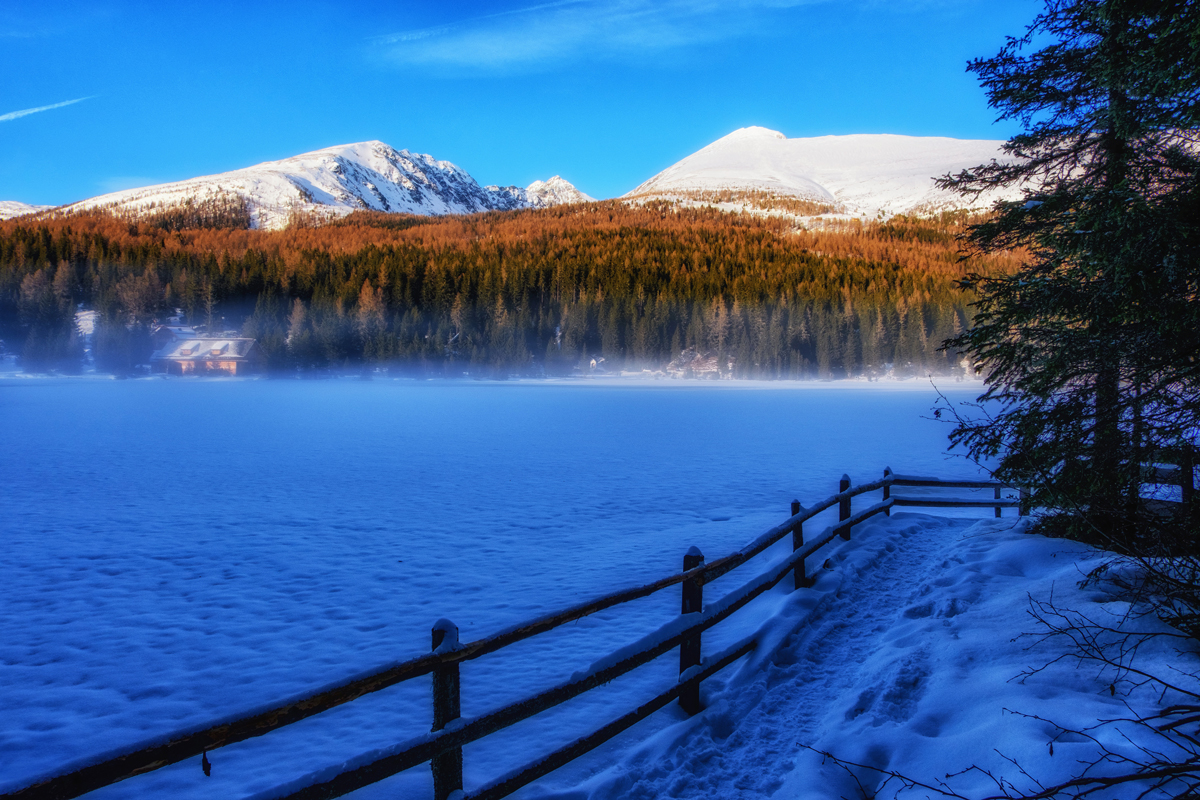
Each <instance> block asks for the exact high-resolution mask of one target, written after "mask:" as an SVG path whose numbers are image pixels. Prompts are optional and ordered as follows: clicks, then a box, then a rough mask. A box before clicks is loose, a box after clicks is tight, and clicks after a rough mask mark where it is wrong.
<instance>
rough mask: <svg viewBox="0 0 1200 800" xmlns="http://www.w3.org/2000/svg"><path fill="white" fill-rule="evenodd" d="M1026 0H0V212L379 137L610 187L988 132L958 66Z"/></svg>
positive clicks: (980, 100) (516, 180) (1031, 8)
mask: <svg viewBox="0 0 1200 800" xmlns="http://www.w3.org/2000/svg"><path fill="white" fill-rule="evenodd" d="M1039 8H1040V3H1037V2H1027V1H1026V0H891V1H890V2H883V0H827V1H825V2H822V1H821V0H725V1H724V2H721V1H719V0H658V2H651V1H650V0H607V1H606V2H596V1H595V0H523V2H494V3H479V2H465V1H463V0H441V1H440V2H433V1H432V0H414V1H413V2H405V1H404V0H399V1H396V0H393V2H386V3H385V2H378V3H376V2H357V3H349V2H344V3H343V2H324V3H305V2H287V3H276V2H251V1H250V0H242V2H238V3H230V2H224V0H211V1H210V2H204V3H193V2H189V3H186V4H174V3H161V2H145V3H135V2H111V3H59V2H53V0H50V1H48V2H32V1H30V0H15V2H14V1H13V0H6V2H3V3H0V75H3V76H4V79H3V81H0V200H20V201H24V202H27V203H44V204H59V203H66V202H70V201H73V200H79V199H83V198H85V197H90V196H93V195H96V194H100V193H103V192H106V191H113V190H116V189H122V188H129V187H132V186H140V185H148V184H152V183H160V182H165V181H170V180H179V179H182V178H188V177H193V176H195V175H205V174H212V173H215V172H223V171H226V170H230V169H237V168H239V167H245V166H249V165H251V164H256V163H259V162H261V161H267V160H272V159H278V158H285V157H287V156H291V155H295V154H297V153H302V152H306V151H309V150H315V149H318V148H321V147H328V146H330V145H335V144H343V143H347V142H355V141H362V140H367V139H380V140H382V141H384V142H387V143H388V144H390V145H392V146H394V147H396V148H408V149H409V150H413V151H415V152H421V153H431V154H432V155H434V156H436V157H437V158H440V159H446V160H449V161H453V162H454V163H456V164H458V165H459V166H460V167H462V168H463V169H465V170H467V171H468V172H469V173H471V174H472V175H473V176H474V177H475V178H476V179H477V180H478V181H480V183H485V184H488V183H498V184H501V185H507V184H517V185H520V186H524V185H527V184H528V183H530V182H532V181H533V180H536V179H539V178H548V177H550V176H551V175H554V174H561V175H562V176H563V177H564V178H566V179H567V180H569V181H571V182H572V183H574V184H575V185H576V186H578V187H579V188H580V189H582V190H583V191H585V192H587V193H588V194H590V195H592V196H594V197H613V196H616V195H619V194H622V193H624V192H626V191H628V190H630V189H632V188H633V187H634V186H636V185H637V184H638V183H640V182H642V181H643V180H645V179H647V178H649V177H650V176H651V175H653V174H655V173H656V172H658V171H660V170H662V169H664V168H665V167H668V166H670V165H671V164H673V163H674V162H676V161H678V160H679V159H680V158H683V157H684V156H686V155H688V154H689V153H692V152H694V151H696V150H698V149H699V148H701V147H703V146H704V145H706V144H708V143H709V142H712V141H713V140H715V139H718V138H720V137H721V136H724V135H725V134H727V133H729V132H730V131H732V130H735V129H737V128H740V127H743V126H747V125H762V126H765V127H768V128H773V129H775V130H779V131H782V132H783V133H785V134H786V135H787V136H789V137H796V136H820V135H825V134H843V133H902V134H910V135H921V136H925V135H938V136H954V137H960V138H992V139H1003V138H1006V137H1008V136H1009V135H1011V134H1012V133H1013V132H1014V130H1013V129H1012V127H1011V125H1009V124H1007V123H1006V124H1001V125H996V124H993V120H994V118H995V113H994V112H993V111H992V110H991V109H989V108H988V107H987V103H986V100H985V97H984V95H983V93H982V91H981V90H980V89H979V88H978V86H977V84H976V81H975V79H974V77H973V76H972V75H970V74H968V73H966V72H965V70H964V67H965V63H966V61H967V59H969V58H971V57H974V56H990V55H993V54H994V53H995V52H996V51H997V50H998V49H999V48H1000V46H1001V45H1002V44H1003V41H1004V37H1005V36H1006V35H1015V34H1019V33H1021V32H1022V31H1023V29H1024V26H1025V25H1026V24H1027V23H1028V22H1029V21H1030V20H1031V19H1032V17H1033V15H1034V14H1035V13H1037V11H1038V9H1039Z"/></svg>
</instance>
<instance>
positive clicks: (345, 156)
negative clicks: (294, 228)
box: [65, 141, 585, 228]
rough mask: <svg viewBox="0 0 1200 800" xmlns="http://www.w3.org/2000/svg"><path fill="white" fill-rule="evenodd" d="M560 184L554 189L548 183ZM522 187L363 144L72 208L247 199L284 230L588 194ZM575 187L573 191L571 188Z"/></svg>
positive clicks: (138, 209) (538, 203) (267, 224)
mask: <svg viewBox="0 0 1200 800" xmlns="http://www.w3.org/2000/svg"><path fill="white" fill-rule="evenodd" d="M555 180H557V181H559V182H560V183H561V184H562V186H561V187H559V188H558V189H557V190H556V191H554V192H547V191H545V190H544V188H543V187H545V186H547V185H550V184H553V183H554V181H555ZM535 187H536V191H535V192H534V193H533V194H530V193H529V191H528V190H526V189H521V188H519V187H516V186H505V187H499V186H480V185H479V184H478V183H477V182H476V181H475V179H474V178H472V177H471V176H470V175H469V174H467V172H466V171H465V170H463V169H461V168H460V167H457V166H455V165H454V164H452V163H450V162H449V161H438V160H437V159H435V158H434V157H433V156H430V155H424V154H421V153H410V152H409V151H408V150H395V149H393V148H392V147H390V146H388V145H386V144H384V143H383V142H378V141H371V142H359V143H357V144H347V145H338V146H336V147H327V148H325V149H323V150H316V151H313V152H311V153H304V154H302V155H298V156H293V157H292V158H286V159H283V160H282V161H269V162H266V163H263V164H257V165H255V166H252V167H247V168H245V169H239V170H234V171H232V172H225V173H222V174H220V175H210V176H205V177H199V178H191V179H188V180H184V181H178V182H176V183H167V184H162V185H159V186H148V187H144V188H140V189H128V190H125V191H121V192H115V193H112V194H106V195H101V196H99V197H93V198H91V199H89V200H84V201H81V202H79V203H75V204H73V205H70V206H66V207H65V210H69V211H82V210H91V209H107V210H113V211H120V212H132V213H134V214H137V213H142V212H150V211H162V210H164V209H170V208H177V207H180V206H186V205H188V204H189V203H190V204H192V205H199V204H204V203H225V204H227V203H228V202H229V201H231V200H237V199H239V198H240V199H241V200H243V201H244V202H245V204H246V206H247V208H248V210H249V212H250V219H251V224H252V226H253V227H256V228H282V227H285V226H286V225H287V224H288V222H289V220H290V219H291V218H292V216H293V215H294V214H296V213H297V212H301V213H315V214H318V215H329V216H341V215H343V214H348V213H350V212H351V211H355V210H359V209H369V210H373V211H389V212H403V213H408V214H427V215H440V214H470V213H474V212H478V211H498V210H509V209H516V208H539V207H542V206H544V205H552V204H554V203H556V202H576V200H574V199H570V200H559V199H558V198H559V197H560V196H562V197H568V196H570V193H572V192H573V193H574V194H576V195H579V197H580V198H583V197H585V196H584V195H582V194H580V193H579V192H578V191H577V190H575V188H574V187H573V186H571V185H570V184H569V183H567V182H566V181H563V180H562V179H561V178H552V179H551V180H550V181H549V182H546V183H543V182H541V181H537V182H535V183H534V184H533V185H532V186H531V187H530V189H535ZM568 189H569V191H568Z"/></svg>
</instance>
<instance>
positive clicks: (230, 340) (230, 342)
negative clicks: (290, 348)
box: [150, 336, 263, 375]
mask: <svg viewBox="0 0 1200 800" xmlns="http://www.w3.org/2000/svg"><path fill="white" fill-rule="evenodd" d="M262 362H263V357H262V351H261V350H260V349H259V347H258V342H256V341H255V340H254V339H244V338H234V337H213V338H203V337H198V336H192V337H188V338H184V339H175V340H172V341H170V342H168V343H167V344H166V345H165V346H164V347H162V349H160V350H158V351H156V352H155V353H154V355H152V356H150V369H151V370H152V371H154V372H165V373H168V374H170V375H222V374H224V375H246V374H248V373H253V372H258V371H260V370H261V369H262Z"/></svg>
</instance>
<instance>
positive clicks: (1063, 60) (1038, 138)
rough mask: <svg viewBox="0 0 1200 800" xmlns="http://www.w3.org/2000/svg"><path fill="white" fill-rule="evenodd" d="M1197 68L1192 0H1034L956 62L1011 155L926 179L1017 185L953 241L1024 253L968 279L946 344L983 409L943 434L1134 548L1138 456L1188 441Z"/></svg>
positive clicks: (1196, 362) (1197, 400) (1117, 544)
mask: <svg viewBox="0 0 1200 800" xmlns="http://www.w3.org/2000/svg"><path fill="white" fill-rule="evenodd" d="M1198 66H1200V4H1196V3H1191V2H1168V1H1167V0H1049V1H1048V2H1047V4H1046V8H1045V10H1044V11H1043V13H1041V14H1040V15H1039V16H1038V17H1037V18H1036V20H1035V21H1034V22H1033V24H1032V25H1031V26H1030V27H1029V29H1028V30H1027V32H1026V34H1025V35H1024V36H1023V37H1021V38H1018V39H1010V40H1009V42H1008V43H1007V44H1006V45H1005V47H1004V48H1003V50H1002V51H1001V52H1000V54H999V55H997V56H996V57H995V58H991V59H981V60H977V61H974V62H972V63H971V64H970V67H969V69H970V70H971V71H973V72H975V73H977V74H978V75H979V76H980V79H981V81H982V83H983V85H984V87H985V88H986V89H987V91H988V94H989V98H990V102H991V104H992V106H993V107H995V108H997V109H998V110H999V111H1000V117H1001V119H1012V120H1016V121H1018V122H1020V123H1021V124H1022V127H1023V132H1022V133H1021V134H1019V135H1017V136H1015V137H1013V138H1012V139H1011V140H1010V141H1009V142H1008V143H1007V144H1006V145H1005V148H1004V149H1005V152H1006V155H1007V156H1008V158H1007V159H1006V160H1004V161H998V162H993V163H991V164H988V165H984V166H981V167H978V168H976V169H974V170H970V171H967V172H964V173H962V174H961V175H958V176H955V177H952V178H951V177H947V178H946V179H944V180H943V184H944V185H946V186H951V187H956V188H958V189H961V190H963V191H980V190H985V189H989V188H993V187H998V186H1021V187H1023V190H1024V197H1023V199H1021V200H1019V201H1015V202H1009V203H1004V204H1001V206H1000V207H999V208H998V210H997V213H996V215H995V216H994V217H993V218H992V219H991V220H990V221H988V222H986V223H984V224H982V225H979V226H977V227H975V228H973V229H972V231H971V233H970V241H971V242H972V243H973V244H974V245H975V246H976V247H977V248H979V249H980V250H981V251H984V252H995V251H1000V250H1013V249H1021V248H1023V249H1024V250H1025V251H1026V252H1027V254H1028V258H1027V261H1026V263H1025V265H1024V266H1023V267H1022V268H1021V269H1020V270H1019V271H1017V272H1016V273H1015V274H1011V275H994V274H993V275H991V276H980V275H974V276H971V277H969V278H968V279H967V281H966V287H967V288H968V289H970V290H972V291H975V292H977V293H978V296H979V301H978V303H977V311H978V315H977V317H976V319H975V324H974V326H973V327H972V328H970V329H969V330H968V331H967V332H966V333H964V334H963V335H961V336H959V337H957V338H955V339H953V340H952V341H951V342H950V344H951V346H953V347H954V348H957V349H960V350H964V351H966V352H967V353H968V354H969V355H970V356H971V357H972V358H973V359H974V361H975V362H976V364H977V365H978V366H979V367H981V368H982V370H983V371H984V373H985V375H986V379H987V381H988V391H987V393H986V394H985V395H984V398H986V399H988V400H993V401H996V402H997V403H998V405H999V408H1000V411H999V413H997V414H994V415H993V416H992V418H991V419H988V420H984V421H981V422H962V423H960V425H959V426H958V428H957V429H956V430H955V432H954V434H953V436H952V439H953V440H954V441H955V442H957V443H961V444H963V445H965V446H966V447H967V449H968V450H969V452H970V453H971V454H972V455H974V456H976V457H993V456H997V457H999V468H998V470H997V474H998V476H999V477H1000V478H1001V479H1003V480H1006V481H1009V482H1012V483H1014V484H1022V485H1030V486H1033V487H1034V488H1035V490H1036V494H1037V501H1038V503H1039V505H1043V506H1046V507H1049V508H1056V509H1060V510H1062V511H1063V512H1066V513H1065V515H1064V519H1065V520H1068V521H1069V523H1070V525H1071V528H1072V530H1074V531H1075V532H1076V533H1077V534H1082V535H1087V536H1089V537H1090V538H1093V539H1096V540H1098V541H1100V542H1102V543H1104V544H1105V545H1106V546H1109V547H1114V548H1134V549H1141V550H1142V551H1143V552H1145V548H1146V547H1148V546H1151V543H1147V542H1144V541H1139V540H1140V539H1142V538H1143V537H1144V534H1145V531H1147V530H1148V529H1149V528H1150V527H1151V526H1149V525H1148V524H1147V522H1148V520H1147V519H1146V517H1145V516H1144V515H1143V516H1142V518H1141V519H1140V520H1138V519H1136V517H1137V516H1138V512H1139V509H1141V508H1143V507H1144V504H1142V503H1140V501H1139V489H1140V483H1141V467H1140V465H1141V463H1142V462H1144V461H1147V460H1159V459H1162V458H1164V457H1166V456H1167V455H1169V454H1170V453H1172V452H1177V451H1178V448H1179V447H1180V446H1186V447H1188V448H1193V447H1194V445H1195V437H1196V431H1197V430H1198V427H1197V426H1198V425H1200V392H1198V391H1197V390H1198V389H1200V374H1198V370H1200V358H1198V356H1200V305H1198V304H1197V302H1196V299H1197V298H1196V293H1197V289H1198V288H1200V253H1198V249H1197V248H1198V246H1200V213H1198V212H1197V209H1198V208H1200V161H1198V160H1197V154H1198V152H1200V151H1198V149H1197V142H1196V139H1195V135H1196V131H1197V129H1198V128H1200V69H1198ZM1131 523H1132V524H1131ZM1159 544H1161V542H1159Z"/></svg>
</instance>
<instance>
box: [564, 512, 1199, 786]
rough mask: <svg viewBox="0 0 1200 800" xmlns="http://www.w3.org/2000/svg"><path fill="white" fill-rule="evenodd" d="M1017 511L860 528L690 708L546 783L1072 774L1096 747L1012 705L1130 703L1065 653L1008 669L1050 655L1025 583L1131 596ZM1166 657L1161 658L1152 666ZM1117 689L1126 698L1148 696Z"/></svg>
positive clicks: (1063, 709) (1100, 598)
mask: <svg viewBox="0 0 1200 800" xmlns="http://www.w3.org/2000/svg"><path fill="white" fill-rule="evenodd" d="M1013 523H1014V520H1011V519H1003V520H979V521H975V522H974V523H973V524H972V522H971V521H969V520H947V519H939V518H936V517H932V516H924V515H918V514H897V515H896V516H895V517H893V518H892V519H891V520H880V521H872V522H871V523H868V524H866V525H864V526H862V528H861V529H856V532H855V538H854V541H852V542H851V543H850V544H849V545H845V546H843V547H842V548H840V549H839V550H838V552H837V554H836V555H834V556H833V557H832V558H830V559H829V561H828V562H826V566H827V567H828V568H827V569H823V570H821V571H820V573H819V577H818V583H817V585H816V586H815V587H814V588H813V589H812V590H808V591H802V592H796V593H794V594H793V595H791V597H792V598H794V599H792V600H791V602H790V611H787V610H785V611H784V613H783V616H785V617H786V616H790V617H791V618H792V624H791V626H790V633H788V634H786V635H783V636H782V641H781V644H780V646H779V647H777V648H775V649H774V650H773V652H770V653H764V655H763V656H762V657H761V659H760V660H759V661H758V662H757V663H756V662H754V661H751V662H749V663H747V664H745V665H744V666H743V668H742V669H741V670H740V671H738V672H737V674H736V675H731V676H729V677H728V678H727V679H726V680H727V683H726V684H725V685H721V683H719V682H717V681H714V682H713V685H712V686H711V687H710V689H709V691H708V693H707V697H706V701H707V703H708V708H707V709H706V710H705V711H704V712H703V713H702V714H701V715H699V716H698V717H696V718H694V719H692V720H681V721H679V722H677V723H676V724H674V725H673V726H671V727H669V728H666V729H664V730H662V731H660V732H658V733H656V734H654V735H652V736H650V737H648V739H647V740H646V741H644V742H642V743H641V744H640V745H638V746H637V747H635V748H633V750H632V751H631V752H630V753H629V754H628V755H626V756H625V757H624V758H623V759H622V760H621V761H620V763H618V764H616V765H614V766H612V767H610V768H609V769H607V770H605V771H604V772H602V773H600V774H597V775H596V776H594V777H593V778H592V779H590V780H588V781H585V782H583V783H581V784H580V785H578V786H576V787H573V790H568V791H564V792H561V793H559V794H552V796H557V797H561V798H575V797H582V796H586V797H588V798H589V799H590V800H617V798H622V799H623V800H642V799H644V800H650V799H651V798H654V799H659V798H678V799H679V800H685V799H686V798H721V800H746V799H748V798H776V799H777V800H784V798H787V800H801V799H802V800H810V799H811V800H817V798H820V799H821V800H833V799H834V798H857V797H863V796H864V795H865V796H867V797H874V796H876V793H877V792H878V791H879V790H880V786H881V783H882V778H881V776H880V774H879V773H877V772H874V771H871V770H856V772H857V775H854V774H851V773H850V772H849V771H848V770H846V769H844V768H842V767H840V766H838V765H836V764H834V763H832V762H829V761H826V760H824V759H822V757H821V756H820V755H819V754H818V752H817V751H828V752H832V753H834V754H835V755H837V756H839V757H840V758H843V759H846V760H847V761H852V762H857V763H860V764H867V765H871V766H873V767H876V768H878V769H880V770H884V769H891V770H897V771H900V772H902V773H904V774H906V775H910V776H913V777H917V778H919V779H922V780H925V781H927V782H931V783H932V782H936V781H937V780H939V779H941V778H942V777H944V776H945V775H946V773H947V772H957V771H960V770H963V769H965V768H967V767H969V766H971V765H972V764H977V765H980V766H981V767H983V768H986V769H991V770H993V771H995V772H997V773H999V774H1004V775H1006V776H1007V777H1009V778H1011V779H1014V780H1016V781H1017V782H1018V784H1020V783H1021V782H1022V780H1023V779H1021V778H1020V776H1019V775H1014V774H1013V773H1014V772H1015V769H1014V768H1013V766H1012V763H1011V762H1009V761H1008V760H1007V758H1009V757H1011V758H1015V759H1017V760H1018V761H1020V763H1021V764H1022V766H1024V767H1026V768H1027V769H1029V771H1030V773H1031V774H1033V775H1037V776H1040V777H1042V778H1046V779H1051V780H1061V779H1064V778H1065V777H1067V773H1068V772H1069V771H1070V770H1071V769H1072V768H1073V766H1074V765H1075V764H1077V763H1078V760H1077V759H1078V758H1080V757H1083V756H1086V755H1087V754H1088V752H1089V750H1088V747H1089V745H1088V744H1087V743H1086V742H1083V741H1072V740H1070V739H1068V738H1058V739H1057V740H1056V741H1055V748H1053V749H1051V748H1048V747H1047V745H1048V744H1049V742H1050V741H1051V740H1052V739H1055V737H1056V735H1057V733H1058V732H1057V730H1056V729H1055V728H1054V727H1053V726H1052V725H1049V724H1047V723H1045V722H1041V721H1038V720H1033V719H1030V718H1028V717H1024V716H1021V715H1020V714H1036V715H1039V716H1042V717H1044V718H1047V719H1054V720H1057V721H1063V722H1066V723H1068V724H1072V725H1079V724H1085V725H1086V724H1089V723H1094V722H1095V721H1096V720H1098V719H1103V718H1111V717H1114V716H1120V715H1122V714H1127V713H1128V709H1127V708H1126V707H1124V706H1123V705H1122V704H1121V702H1122V701H1121V698H1120V697H1117V698H1113V697H1110V695H1109V692H1108V683H1107V681H1099V680H1097V676H1096V675H1094V674H1093V673H1091V672H1086V671H1079V670H1075V669H1071V668H1068V667H1066V666H1065V665H1056V666H1055V667H1053V668H1051V669H1047V670H1045V671H1044V672H1042V673H1040V674H1038V675H1036V676H1033V677H1031V678H1028V679H1026V680H1024V681H1022V680H1014V679H1015V678H1017V677H1018V676H1019V675H1020V673H1021V672H1022V671H1024V670H1026V669H1028V668H1029V667H1031V666H1034V665H1042V664H1046V663H1048V662H1049V661H1051V660H1052V659H1053V657H1054V655H1055V652H1054V651H1053V650H1052V649H1050V650H1045V649H1040V648H1037V647H1034V648H1031V647H1030V642H1031V640H1030V639H1027V638H1022V634H1026V633H1030V632H1032V631H1033V630H1035V629H1036V625H1035V623H1034V622H1033V620H1032V619H1031V618H1030V616H1029V615H1028V613H1027V608H1028V602H1029V598H1030V597H1041V598H1047V597H1049V596H1050V595H1051V593H1053V596H1054V598H1055V599H1056V600H1059V601H1061V602H1063V603H1064V604H1066V605H1067V606H1068V607H1073V608H1077V609H1081V610H1084V611H1086V612H1087V613H1089V614H1091V615H1092V616H1094V617H1099V618H1103V616H1104V615H1105V614H1111V615H1116V616H1117V617H1120V616H1121V615H1123V614H1124V613H1125V611H1126V610H1127V609H1128V605H1127V604H1126V603H1123V602H1121V601H1119V600H1114V598H1113V597H1111V596H1109V595H1106V594H1104V593H1103V592H1102V591H1101V590H1100V589H1098V588H1096V587H1095V586H1091V587H1088V588H1081V587H1080V586H1079V583H1080V578H1081V576H1082V574H1083V573H1084V572H1086V571H1087V570H1088V569H1090V568H1091V567H1094V566H1095V565H1096V564H1098V563H1099V561H1098V555H1097V554H1096V553H1095V552H1094V551H1091V550H1090V549H1088V548H1086V547H1084V546H1082V545H1078V544H1075V543H1068V542H1063V541H1056V540H1048V539H1044V538H1042V537H1040V536H1031V535H1028V534H1026V533H1025V532H1024V530H1025V526H1024V524H1022V523H1018V524H1017V525H1016V526H1015V527H1014V525H1013ZM814 566H815V565H813V564H811V563H810V572H811V571H812V569H813V567H814ZM1154 624H1157V623H1154ZM1160 657H1162V658H1166V659H1169V658H1176V659H1177V658H1178V657H1179V655H1178V654H1167V655H1163V654H1159V655H1155V656H1150V657H1148V658H1150V661H1149V662H1148V663H1155V661H1154V659H1158V658H1160ZM1163 663H1171V662H1169V661H1164V662H1160V663H1159V664H1158V666H1159V668H1162V664H1163ZM1127 699H1128V700H1130V701H1131V702H1132V703H1133V706H1134V707H1137V706H1138V705H1139V704H1141V703H1144V702H1150V703H1153V702H1154V698H1150V697H1134V698H1127ZM1013 711H1017V712H1020V713H1018V714H1014V713H1011V712H1013ZM809 748H812V749H809ZM1056 750H1057V752H1058V754H1059V755H1058V756H1057V758H1055V757H1054V755H1053V754H1054V752H1055V751H1056ZM956 780H957V781H958V783H957V788H958V789H959V790H960V791H963V793H964V794H966V795H967V796H976V795H978V796H983V795H985V794H987V793H988V792H987V789H988V788H989V785H988V784H986V783H984V782H983V779H982V778H981V777H980V775H978V774H976V773H969V774H967V775H965V776H962V777H960V778H957V779H956ZM897 788H898V786H897V785H895V784H893V785H891V786H890V787H888V788H886V789H884V790H883V791H882V792H879V794H880V796H881V797H886V796H891V792H892V790H895V789H897ZM992 788H993V789H994V787H992ZM993 793H994V792H993ZM926 794H928V792H919V795H920V796H921V797H924V796H925V795H926ZM914 796H915V795H914Z"/></svg>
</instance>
